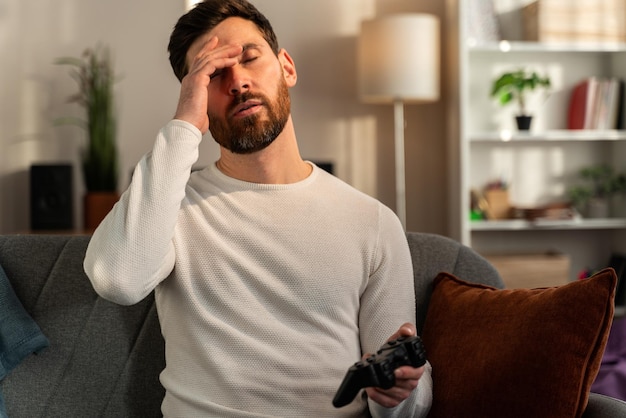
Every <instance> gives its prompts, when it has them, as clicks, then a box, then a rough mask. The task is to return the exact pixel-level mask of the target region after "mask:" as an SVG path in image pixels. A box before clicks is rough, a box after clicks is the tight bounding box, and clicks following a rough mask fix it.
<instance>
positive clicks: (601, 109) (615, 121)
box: [567, 76, 626, 130]
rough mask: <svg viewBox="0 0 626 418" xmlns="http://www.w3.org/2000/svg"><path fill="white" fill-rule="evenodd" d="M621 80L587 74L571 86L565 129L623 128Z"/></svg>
mask: <svg viewBox="0 0 626 418" xmlns="http://www.w3.org/2000/svg"><path fill="white" fill-rule="evenodd" d="M624 111H625V109H624V80H622V79H620V78H618V77H607V78H600V77H595V76H591V77H587V78H585V79H583V80H581V81H580V82H579V83H578V84H576V85H575V86H574V88H573V89H572V94H571V96H570V101H569V107H568V111H567V112H568V113H567V128H568V129H592V130H607V129H624V128H626V126H624V125H625V122H626V120H625V119H626V118H625V117H624V116H625V115H624Z"/></svg>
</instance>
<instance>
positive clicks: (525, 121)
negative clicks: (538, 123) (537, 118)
mask: <svg viewBox="0 0 626 418" xmlns="http://www.w3.org/2000/svg"><path fill="white" fill-rule="evenodd" d="M515 120H516V121H517V129H519V130H520V131H527V130H529V129H530V123H531V122H532V121H533V117H532V116H527V115H521V116H515Z"/></svg>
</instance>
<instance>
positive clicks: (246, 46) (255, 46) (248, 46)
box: [241, 43, 261, 53]
mask: <svg viewBox="0 0 626 418" xmlns="http://www.w3.org/2000/svg"><path fill="white" fill-rule="evenodd" d="M248 49H261V45H259V44H255V43H247V44H244V45H243V50H242V51H241V52H242V53H244V52H246V51H247V50H248Z"/></svg>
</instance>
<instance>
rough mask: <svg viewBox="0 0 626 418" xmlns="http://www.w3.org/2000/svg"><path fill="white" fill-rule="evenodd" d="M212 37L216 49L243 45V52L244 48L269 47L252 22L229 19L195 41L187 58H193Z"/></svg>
mask: <svg viewBox="0 0 626 418" xmlns="http://www.w3.org/2000/svg"><path fill="white" fill-rule="evenodd" d="M214 36H217V38H218V47H219V46H222V45H230V44H236V45H243V46H244V50H245V49H246V47H247V48H250V47H256V48H263V47H265V46H267V47H269V44H268V43H267V41H266V40H265V38H264V37H263V34H262V33H261V31H260V30H259V28H258V27H257V26H256V25H255V24H254V22H252V21H250V20H246V19H243V18H240V17H229V18H228V19H225V20H224V21H222V22H220V23H219V24H218V25H217V26H215V27H214V28H213V29H211V30H210V31H208V32H207V33H205V34H204V35H201V36H200V37H199V38H198V39H196V40H195V41H194V43H193V44H192V45H191V47H190V48H189V51H188V52H187V56H188V57H192V56H195V55H196V54H197V53H198V51H200V49H201V48H202V46H203V45H204V44H206V43H207V42H208V41H209V40H210V39H211V38H213V37H214Z"/></svg>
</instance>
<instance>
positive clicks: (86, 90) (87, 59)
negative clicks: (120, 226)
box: [56, 46, 119, 229]
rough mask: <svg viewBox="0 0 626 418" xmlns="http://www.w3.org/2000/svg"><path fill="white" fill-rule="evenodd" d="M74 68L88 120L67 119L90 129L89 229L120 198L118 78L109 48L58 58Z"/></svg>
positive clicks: (86, 161) (85, 154)
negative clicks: (117, 126) (117, 123)
mask: <svg viewBox="0 0 626 418" xmlns="http://www.w3.org/2000/svg"><path fill="white" fill-rule="evenodd" d="M56 63H57V64H60V65H68V66H70V67H71V70H70V75H71V77H72V78H73V79H74V80H76V82H77V83H78V93H76V94H74V95H72V96H70V99H69V100H70V102H75V103H78V104H79V105H81V106H82V107H84V108H85V114H86V120H79V119H75V118H64V119H62V120H61V122H70V123H74V124H77V125H79V126H82V127H84V128H85V129H86V133H87V144H86V147H85V148H84V149H83V150H82V153H81V160H82V161H81V163H82V172H83V177H84V181H85V188H86V190H87V193H86V195H85V200H84V215H85V228H86V229H94V228H95V227H96V226H97V225H98V224H99V223H100V221H101V220H102V219H103V218H104V216H106V214H107V213H108V212H109V210H110V209H111V208H112V207H113V205H114V204H115V202H116V201H117V200H118V198H119V195H118V193H117V182H118V155H117V147H116V134H117V132H116V117H115V108H114V97H113V85H114V83H115V82H116V77H115V74H114V72H113V64H112V60H111V55H110V53H109V50H108V48H106V47H102V46H96V47H95V48H88V49H86V50H85V51H84V52H83V54H82V56H81V57H80V58H75V57H63V58H59V59H58V60H57V61H56Z"/></svg>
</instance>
